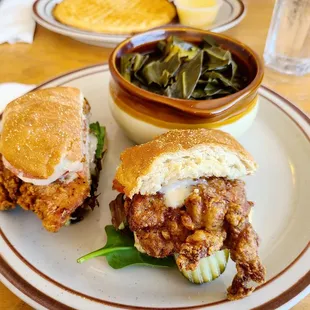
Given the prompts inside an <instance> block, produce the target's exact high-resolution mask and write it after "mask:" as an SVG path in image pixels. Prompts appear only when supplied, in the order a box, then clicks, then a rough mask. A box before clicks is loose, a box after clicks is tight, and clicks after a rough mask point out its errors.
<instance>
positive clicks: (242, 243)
mask: <svg viewBox="0 0 310 310" xmlns="http://www.w3.org/2000/svg"><path fill="white" fill-rule="evenodd" d="M229 187H230V189H229V191H228V192H227V194H226V197H227V199H229V204H228V210H227V214H226V217H225V221H226V230H227V233H228V238H227V239H226V241H225V245H226V246H227V247H228V248H229V249H230V253H231V258H232V260H233V261H234V262H235V263H236V268H237V274H236V276H235V277H234V280H233V282H232V285H231V286H230V287H229V288H228V299H230V300H236V299H241V298H243V297H246V296H248V295H249V294H250V293H251V292H252V291H253V290H254V289H255V288H254V287H253V286H249V284H250V282H251V281H254V282H256V283H258V284H261V283H263V282H265V274H266V271H265V267H264V266H263V265H262V263H261V261H260V258H259V256H258V246H259V241H258V235H257V233H256V232H255V230H254V229H253V227H252V225H251V224H250V223H249V213H250V211H251V208H252V206H253V203H252V202H250V201H247V200H246V193H245V185H244V182H242V181H240V180H235V181H231V182H230V185H229Z"/></svg>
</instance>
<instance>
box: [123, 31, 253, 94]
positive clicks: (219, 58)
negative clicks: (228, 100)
mask: <svg viewBox="0 0 310 310" xmlns="http://www.w3.org/2000/svg"><path fill="white" fill-rule="evenodd" d="M239 71H240V70H238V65H237V63H236V62H235V61H234V59H233V56H232V54H231V52H230V51H228V50H225V49H223V48H222V47H220V46H219V45H218V44H217V43H216V42H215V41H214V39H213V38H211V37H206V38H204V40H203V42H201V43H200V44H199V46H198V45H195V44H192V43H189V42H184V41H182V40H181V39H179V38H177V37H174V36H171V37H169V38H168V39H167V40H166V41H160V42H158V44H157V47H156V49H155V50H154V51H151V52H149V53H145V54H140V53H131V54H126V55H124V56H122V57H121V61H120V72H121V74H122V75H123V77H124V78H125V79H126V80H128V81H130V82H131V83H133V84H135V85H136V86H138V87H141V88H143V89H145V90H148V91H151V92H154V93H156V94H160V95H165V96H168V97H172V98H179V99H196V100H205V99H215V98H220V97H224V96H227V95H230V94H233V93H235V92H237V91H239V90H240V89H242V88H244V87H245V85H246V83H247V79H246V77H244V76H242V75H241V74H240V72H239Z"/></svg>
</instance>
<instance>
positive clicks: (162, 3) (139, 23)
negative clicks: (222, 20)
mask: <svg viewBox="0 0 310 310" xmlns="http://www.w3.org/2000/svg"><path fill="white" fill-rule="evenodd" d="M53 15H54V17H55V18H56V19H57V20H58V21H60V22H61V23H63V24H66V25H69V26H72V27H76V28H80V29H84V30H89V31H95V32H103V33H114V34H115V33H119V34H129V33H134V32H142V31H145V30H148V29H151V28H154V27H159V26H161V25H164V24H167V23H169V22H170V21H171V20H172V19H173V18H174V16H175V15H176V11H175V8H174V6H173V4H171V3H169V2H168V1H167V0H156V1H149V0H104V1H103V0H88V1H85V0H63V1H62V2H61V3H59V4H57V5H56V7H55V8H54V10H53Z"/></svg>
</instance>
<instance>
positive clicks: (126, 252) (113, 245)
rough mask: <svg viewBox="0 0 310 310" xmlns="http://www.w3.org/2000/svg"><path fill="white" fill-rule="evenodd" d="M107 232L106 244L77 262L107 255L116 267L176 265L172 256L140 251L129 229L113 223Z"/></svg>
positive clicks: (113, 266) (108, 260) (112, 265)
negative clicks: (148, 253) (149, 254)
mask: <svg viewBox="0 0 310 310" xmlns="http://www.w3.org/2000/svg"><path fill="white" fill-rule="evenodd" d="M105 231H106V234H107V243H106V245H105V246H104V247H103V248H101V249H98V250H96V251H93V252H91V253H89V254H86V255H84V256H82V257H80V258H79V259H78V260H77V262H78V263H83V262H85V261H87V260H89V259H91V258H94V257H98V256H105V257H106V259H107V262H108V264H109V265H110V266H111V267H112V268H114V269H120V268H124V267H126V266H129V265H145V266H158V267H174V266H175V260H174V258H173V257H172V256H170V257H166V258H154V257H151V256H148V255H146V254H143V253H140V252H139V251H138V250H137V249H136V248H135V246H134V236H133V234H132V232H130V231H129V230H121V231H118V230H115V228H114V226H113V225H108V226H106V227H105Z"/></svg>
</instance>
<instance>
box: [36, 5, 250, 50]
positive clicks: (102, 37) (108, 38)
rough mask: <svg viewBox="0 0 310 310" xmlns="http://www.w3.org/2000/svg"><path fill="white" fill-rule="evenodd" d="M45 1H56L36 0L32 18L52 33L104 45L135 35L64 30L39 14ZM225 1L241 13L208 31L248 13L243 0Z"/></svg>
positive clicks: (225, 26)
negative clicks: (235, 5)
mask: <svg viewBox="0 0 310 310" xmlns="http://www.w3.org/2000/svg"><path fill="white" fill-rule="evenodd" d="M43 1H48V2H47V3H46V4H45V7H46V5H47V4H48V3H50V2H51V1H54V0H36V1H35V2H34V3H33V5H32V16H33V18H34V19H35V21H36V22H37V23H38V24H40V25H41V26H42V27H44V28H46V29H48V30H50V31H53V32H56V33H59V34H62V35H64V36H69V37H71V38H78V39H81V40H91V41H97V42H102V43H104V42H105V43H115V44H117V43H120V42H122V41H123V40H125V39H126V38H128V37H130V36H131V35H133V34H112V33H99V32H92V31H87V30H82V29H79V28H75V27H72V26H68V25H63V26H65V27H66V28H68V29H66V28H63V27H61V26H60V25H57V24H54V23H51V22H49V21H48V20H47V19H46V18H44V15H41V14H39V12H38V5H39V4H41V2H43ZM223 1H224V2H226V3H227V4H228V5H230V6H232V4H231V2H232V1H235V2H236V3H238V4H237V5H238V6H239V8H240V9H239V12H238V14H237V16H236V17H235V18H234V19H232V20H229V21H227V22H225V23H224V24H221V25H218V26H216V27H213V28H210V29H208V30H209V31H213V32H223V31H225V30H228V29H230V28H232V27H234V26H236V25H237V24H239V23H240V22H241V20H242V19H243V18H244V17H245V15H246V13H247V5H246V3H245V2H244V1H243V0H223ZM54 20H55V22H56V23H59V24H61V23H60V22H58V21H57V20H56V19H55V18H54ZM61 25H62V24H61ZM166 25H167V24H166ZM166 25H163V26H161V27H165V26H166ZM156 28H160V27H156Z"/></svg>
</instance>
